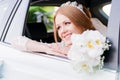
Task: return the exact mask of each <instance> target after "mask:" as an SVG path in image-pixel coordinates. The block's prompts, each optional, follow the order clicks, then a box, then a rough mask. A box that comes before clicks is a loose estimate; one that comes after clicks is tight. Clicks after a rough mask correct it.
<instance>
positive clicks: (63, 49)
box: [49, 43, 69, 56]
mask: <svg viewBox="0 0 120 80" xmlns="http://www.w3.org/2000/svg"><path fill="white" fill-rule="evenodd" d="M49 47H50V48H51V50H52V51H54V52H57V53H59V54H60V55H63V56H67V52H68V50H69V47H65V46H64V47H63V46H60V45H59V44H57V43H53V44H51V45H50V46H49Z"/></svg>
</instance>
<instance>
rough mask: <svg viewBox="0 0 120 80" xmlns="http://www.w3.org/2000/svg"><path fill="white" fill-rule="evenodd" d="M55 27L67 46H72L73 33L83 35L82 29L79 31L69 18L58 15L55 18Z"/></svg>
mask: <svg viewBox="0 0 120 80" xmlns="http://www.w3.org/2000/svg"><path fill="white" fill-rule="evenodd" d="M55 26H56V29H57V31H58V35H59V37H60V38H61V39H62V41H64V42H65V45H66V46H68V45H71V35H72V34H73V33H75V34H80V33H82V30H80V28H79V29H78V28H77V27H76V26H75V25H74V24H73V23H72V22H71V21H70V19H69V18H68V17H66V16H64V15H62V14H57V15H56V18H55Z"/></svg>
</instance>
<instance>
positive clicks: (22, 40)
mask: <svg viewBox="0 0 120 80" xmlns="http://www.w3.org/2000/svg"><path fill="white" fill-rule="evenodd" d="M11 45H12V46H13V47H15V48H16V49H19V50H21V51H28V52H44V53H47V54H52V55H58V56H64V57H65V56H66V55H65V54H62V53H60V52H57V51H55V48H53V47H56V48H57V46H56V43H54V45H53V44H52V47H51V44H47V43H42V42H37V41H35V40H31V39H29V38H27V37H23V36H19V37H17V38H15V39H14V40H13V41H12V42H11Z"/></svg>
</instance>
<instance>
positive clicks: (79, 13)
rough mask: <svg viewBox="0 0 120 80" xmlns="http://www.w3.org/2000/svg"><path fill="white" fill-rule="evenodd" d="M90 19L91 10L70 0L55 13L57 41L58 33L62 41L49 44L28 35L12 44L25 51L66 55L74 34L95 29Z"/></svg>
mask: <svg viewBox="0 0 120 80" xmlns="http://www.w3.org/2000/svg"><path fill="white" fill-rule="evenodd" d="M90 19H91V14H90V12H89V11H88V10H87V9H86V8H85V7H84V6H82V4H78V3H77V2H70V1H69V2H66V3H64V4H62V5H61V6H60V7H59V9H58V10H57V11H56V12H55V15H54V36H55V41H56V42H57V41H58V39H57V35H58V36H59V37H60V39H61V42H59V43H52V44H47V43H40V42H37V41H32V40H30V39H28V38H26V37H23V38H18V39H16V40H15V41H13V43H12V45H13V46H14V47H16V48H18V49H22V50H25V51H30V52H45V53H47V54H52V55H58V56H64V57H66V55H67V52H68V50H69V49H70V46H71V45H72V44H71V35H72V34H82V33H83V32H84V31H86V30H95V28H94V26H93V25H92V22H91V20H90ZM86 22H87V24H86ZM31 45H32V46H31ZM20 47H22V48H20Z"/></svg>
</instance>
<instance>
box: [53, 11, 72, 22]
mask: <svg viewBox="0 0 120 80" xmlns="http://www.w3.org/2000/svg"><path fill="white" fill-rule="evenodd" d="M65 21H70V19H69V18H68V17H67V16H65V15H63V14H60V13H59V14H57V15H56V18H55V22H56V24H60V23H63V22H65Z"/></svg>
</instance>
